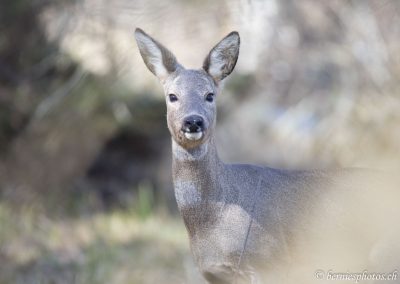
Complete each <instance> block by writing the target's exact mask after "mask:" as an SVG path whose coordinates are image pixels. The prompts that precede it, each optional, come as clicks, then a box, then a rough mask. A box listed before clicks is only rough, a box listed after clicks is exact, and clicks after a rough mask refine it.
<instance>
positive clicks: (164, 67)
mask: <svg viewBox="0 0 400 284" xmlns="http://www.w3.org/2000/svg"><path fill="white" fill-rule="evenodd" d="M135 38H136V42H137V45H138V47H139V51H140V54H141V55H142V58H143V61H144V63H145V64H146V66H147V68H149V70H150V71H151V72H152V73H153V74H154V75H156V76H157V77H158V78H159V79H160V80H161V81H163V80H165V78H166V77H167V76H168V75H169V74H170V73H172V72H174V71H176V69H177V68H178V67H179V66H180V65H179V63H178V61H177V60H176V58H175V56H174V55H173V54H172V52H171V51H169V50H168V49H167V48H166V47H164V46H163V45H162V44H161V43H159V42H158V41H156V40H155V39H153V38H152V37H151V36H149V35H148V34H146V33H145V32H144V31H143V30H142V29H139V28H137V29H136V30H135Z"/></svg>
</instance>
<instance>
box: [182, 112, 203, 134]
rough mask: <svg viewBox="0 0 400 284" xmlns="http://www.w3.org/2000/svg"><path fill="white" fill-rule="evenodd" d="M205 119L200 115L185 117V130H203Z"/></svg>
mask: <svg viewBox="0 0 400 284" xmlns="http://www.w3.org/2000/svg"><path fill="white" fill-rule="evenodd" d="M203 126H204V121H203V118H201V117H200V116H198V115H191V116H189V117H187V118H185V120H184V123H183V130H184V131H185V132H191V133H193V132H200V131H203Z"/></svg>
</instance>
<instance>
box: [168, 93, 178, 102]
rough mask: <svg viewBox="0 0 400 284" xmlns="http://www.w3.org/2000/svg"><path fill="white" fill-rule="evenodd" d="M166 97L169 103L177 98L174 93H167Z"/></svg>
mask: <svg viewBox="0 0 400 284" xmlns="http://www.w3.org/2000/svg"><path fill="white" fill-rule="evenodd" d="M168 98H169V101H170V102H171V103H173V102H176V101H177V100H178V97H177V96H175V95H174V94H169V95H168Z"/></svg>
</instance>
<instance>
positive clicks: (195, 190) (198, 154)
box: [172, 137, 223, 211]
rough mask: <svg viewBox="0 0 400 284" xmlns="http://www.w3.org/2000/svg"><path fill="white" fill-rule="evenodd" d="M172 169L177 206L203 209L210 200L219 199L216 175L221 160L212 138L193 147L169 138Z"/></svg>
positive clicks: (219, 191)
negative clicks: (184, 145)
mask: <svg viewBox="0 0 400 284" xmlns="http://www.w3.org/2000/svg"><path fill="white" fill-rule="evenodd" d="M172 153H173V160H172V161H173V162H172V171H173V180H174V187H175V196H176V199H177V203H178V207H179V209H180V210H181V211H182V210H184V209H188V208H190V209H194V208H197V209H202V208H203V209H205V208H207V207H208V205H210V203H211V201H217V200H220V199H221V197H222V194H223V192H222V188H221V186H220V182H219V177H220V175H221V173H222V170H223V163H222V162H221V160H220V159H219V157H218V153H217V149H216V147H215V143H214V139H213V138H212V137H211V138H210V139H209V140H208V141H207V142H205V143H204V144H202V145H200V146H199V147H196V148H193V149H184V148H182V147H181V146H180V145H179V144H177V143H176V142H175V141H174V140H173V141H172Z"/></svg>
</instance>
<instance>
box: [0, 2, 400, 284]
mask: <svg viewBox="0 0 400 284" xmlns="http://www.w3.org/2000/svg"><path fill="white" fill-rule="evenodd" d="M136 27H141V28H142V29H144V30H145V31H146V32H148V33H149V34H150V35H152V36H154V37H155V38H157V39H158V40H159V41H160V42H162V43H164V45H166V46H167V47H168V48H169V49H170V50H172V51H173V52H174V53H175V55H176V56H177V58H178V60H179V61H180V62H181V63H182V64H183V65H184V66H186V67H190V68H199V67H200V66H201V64H202V62H203V59H204V58H205V56H206V55H207V53H208V51H209V50H210V49H211V48H212V47H213V45H214V44H216V43H217V42H218V41H219V40H220V39H221V38H222V37H223V36H225V35H226V34H227V33H229V32H230V31H232V30H237V31H239V33H240V35H241V51H240V57H239V61H238V64H237V67H236V69H235V71H234V73H233V74H232V75H231V76H230V77H229V78H228V79H226V86H225V90H224V92H223V94H222V95H221V96H219V97H218V107H219V110H218V125H217V145H218V148H219V151H220V156H221V157H222V158H223V160H225V161H227V162H251V163H259V164H265V165H269V166H272V167H280V168H296V169H298V168H302V169H309V168H336V167H353V166H356V167H367V168H377V169H383V170H387V171H392V172H396V171H397V172H398V170H399V166H400V165H399V158H400V149H399V147H400V111H399V110H400V98H399V95H400V92H399V91H400V80H399V79H400V2H399V1H395V0H392V1H388V0H381V1H361V0H359V1H317V0H301V1H294V0H280V1H278V0H232V1H228V0H226V1H212V0H204V1H200V0H191V1H184V0H173V1H157V0H112V1H111V0H108V1H106V0H104V1H101V0H97V1H95V0H75V1H73V0H57V1H49V0H34V1H28V0H13V1H11V0H4V1H2V2H1V4H0V283H2V284H7V283H57V284H59V283H159V282H162V283H196V282H199V281H200V280H199V276H198V273H197V271H196V269H195V268H194V265H193V263H192V260H191V256H190V253H189V248H188V240H187V236H186V232H185V229H184V226H183V223H182V222H181V219H180V216H179V214H178V213H177V209H176V205H175V199H174V194H173V188H172V182H171V169H170V163H171V149H170V147H171V145H170V144H171V143H170V136H169V133H168V130H167V127H166V120H165V113H166V108H165V105H164V104H165V103H164V100H163V96H162V89H161V86H160V85H159V83H158V81H157V79H156V78H155V77H153V75H152V74H151V73H150V72H149V71H148V70H147V69H146V67H145V65H144V64H143V62H142V59H141V57H140V55H139V52H138V49H137V47H136V44H135V42H134V37H133V32H134V29H135V28H136ZM228 121H229V123H228ZM232 121H233V122H234V123H232Z"/></svg>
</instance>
